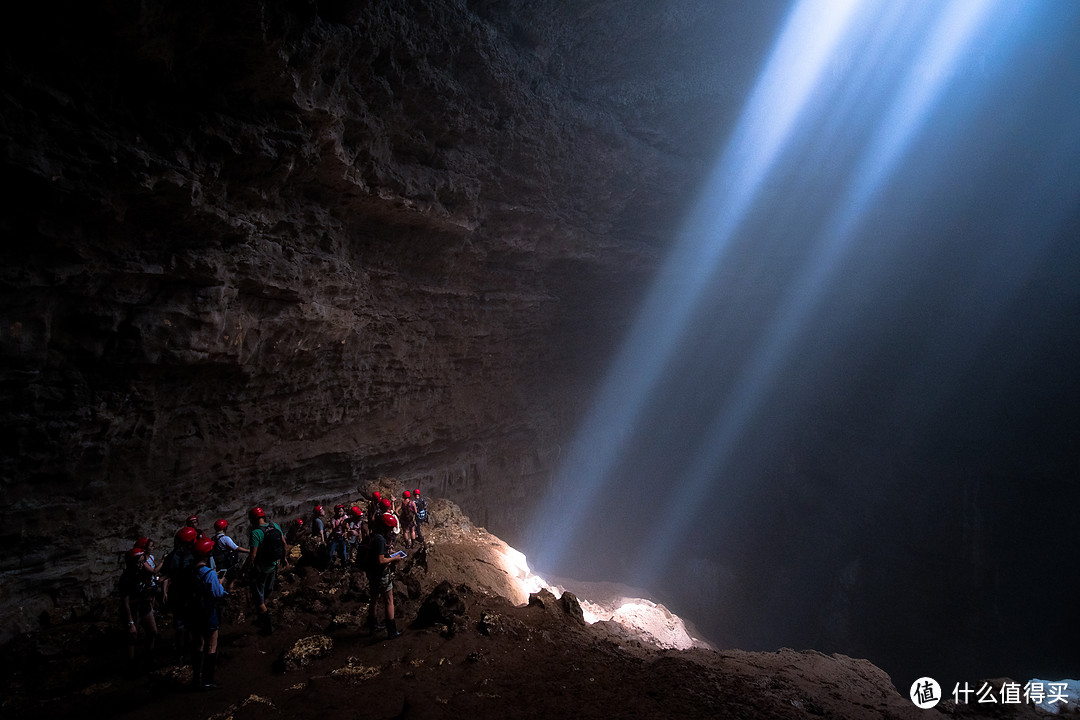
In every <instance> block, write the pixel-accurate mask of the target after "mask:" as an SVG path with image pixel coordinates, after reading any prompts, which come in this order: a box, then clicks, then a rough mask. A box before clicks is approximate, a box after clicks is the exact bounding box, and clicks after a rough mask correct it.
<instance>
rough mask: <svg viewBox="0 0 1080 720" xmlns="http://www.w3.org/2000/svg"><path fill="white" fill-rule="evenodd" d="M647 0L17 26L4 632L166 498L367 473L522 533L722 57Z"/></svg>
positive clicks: (213, 503) (718, 98)
mask: <svg viewBox="0 0 1080 720" xmlns="http://www.w3.org/2000/svg"><path fill="white" fill-rule="evenodd" d="M631 5H632V4H631ZM639 5H640V7H636V8H634V7H631V6H629V5H627V4H624V3H585V4H581V5H577V4H575V5H574V7H569V6H567V5H566V4H564V3H557V2H539V3H534V2H508V3H494V2H481V1H476V2H466V1H465V0H442V1H436V2H424V3H418V2H409V1H408V0H379V1H377V2H347V1H346V0H336V1H334V2H318V3H316V2H311V1H308V2H304V1H297V2H289V3H284V4H278V3H262V2H239V3H229V4H227V5H225V6H222V5H221V4H220V3H205V2H193V3H155V4H150V5H147V4H138V3H131V2H126V1H121V0H111V1H106V2H101V3H92V4H89V5H84V6H80V7H76V8H68V9H66V10H64V12H63V13H59V12H54V11H53V10H52V9H49V8H45V9H40V10H32V9H26V12H27V13H28V17H27V18H26V19H25V20H24V21H23V22H21V23H11V24H9V25H8V26H7V27H6V28H5V30H4V31H3V35H4V37H3V40H4V43H3V48H4V49H3V64H4V91H3V94H2V112H0V135H2V137H3V147H4V150H3V162H2V165H0V177H2V179H3V180H4V186H5V187H7V188H10V189H11V190H9V194H8V195H7V209H6V210H5V212H4V213H3V216H2V217H0V232H2V233H3V236H4V241H3V243H2V247H3V249H2V250H0V252H2V261H0V430H2V432H0V437H2V438H3V440H2V442H3V452H2V454H0V481H2V483H3V494H2V498H0V505H2V507H3V510H4V512H3V517H4V519H5V520H4V525H3V529H2V530H0V536H2V539H3V543H4V545H5V547H7V548H8V549H9V552H7V553H5V554H4V557H3V559H0V576H2V578H3V580H2V583H0V588H2V589H0V619H2V622H0V625H2V626H3V628H4V630H3V634H7V633H9V632H11V631H13V630H17V629H19V628H22V627H26V626H27V623H28V622H31V620H30V619H31V618H32V617H33V616H34V615H36V614H37V613H38V612H39V611H41V610H43V609H48V608H50V607H52V606H53V605H57V604H59V605H66V604H69V603H75V604H78V603H79V602H82V601H85V600H86V599H87V598H93V597H95V596H99V595H101V594H102V593H105V592H108V591H109V589H110V587H111V578H112V576H113V575H114V574H115V572H116V570H117V568H118V564H117V557H118V553H119V552H120V551H122V550H123V549H125V548H127V547H129V546H130V545H129V544H130V541H131V539H132V538H133V537H137V536H139V535H142V534H149V535H151V536H153V537H158V538H160V539H162V540H166V541H167V539H168V538H169V537H171V535H172V534H173V532H174V531H175V529H176V527H178V526H179V524H181V521H182V518H183V517H186V515H187V514H188V513H190V512H197V513H200V514H202V515H203V516H215V517H217V516H221V517H227V518H230V519H231V520H234V521H238V520H240V519H241V517H242V515H243V512H244V510H245V509H246V508H247V507H249V506H251V505H253V504H256V503H260V504H264V505H266V506H268V507H270V508H272V509H273V510H274V511H275V512H276V513H278V514H282V513H286V512H288V513H295V512H298V511H299V510H298V509H299V508H304V506H305V505H306V504H307V503H309V502H311V501H313V500H315V501H321V500H323V499H334V498H337V497H341V496H343V495H347V494H349V493H354V494H355V492H356V490H357V488H358V487H359V486H360V485H361V484H363V483H364V482H366V481H369V480H374V479H376V478H378V477H387V476H390V477H396V478H399V479H400V480H401V481H402V483H403V484H406V485H407V486H412V485H414V484H417V485H420V486H421V487H423V488H425V489H426V490H428V492H429V493H432V492H433V493H435V494H436V495H445V496H449V497H453V498H454V499H455V500H456V501H457V502H459V503H460V504H461V505H462V506H463V508H464V509H465V510H466V511H467V512H468V513H469V514H470V515H472V516H473V517H474V518H476V519H478V520H479V521H480V522H482V523H485V524H488V525H489V526H490V527H491V528H492V529H493V530H495V531H498V532H500V533H503V534H504V536H506V537H507V539H509V540H513V539H514V537H515V528H516V526H517V524H518V522H519V521H520V520H521V519H522V518H523V517H524V515H525V514H526V513H527V512H528V511H529V509H530V507H531V504H532V502H533V500H534V499H535V497H536V496H537V495H538V494H539V493H541V492H542V491H543V490H544V489H545V484H546V482H547V478H548V474H549V472H550V470H551V468H552V465H553V463H554V461H555V459H556V458H557V457H558V454H559V452H560V443H561V442H562V441H563V438H564V437H565V436H566V434H567V433H568V432H569V431H570V430H571V429H572V427H573V422H574V418H575V416H576V414H577V413H578V412H579V410H580V408H581V405H582V403H583V401H584V400H586V399H587V391H586V388H587V387H588V386H589V383H590V382H591V381H592V380H593V379H594V378H595V375H596V374H597V373H598V372H599V371H601V370H602V366H603V361H604V357H605V355H606V353H607V352H608V351H609V349H610V347H611V345H612V344H613V343H614V342H616V341H617V339H618V336H619V334H620V331H621V330H622V327H623V325H624V323H625V318H626V317H628V315H629V313H628V310H629V309H630V308H631V307H632V305H633V300H634V297H635V296H636V295H637V294H638V293H639V292H640V290H641V288H642V286H643V284H644V282H645V281H646V280H647V278H648V274H649V272H650V269H651V268H652V267H653V264H654V261H655V258H656V257H657V255H658V252H659V249H660V247H661V246H662V244H663V240H664V238H666V237H667V235H668V234H670V232H671V228H672V226H673V223H674V222H675V219H676V218H677V217H678V215H679V212H680V211H681V209H682V204H683V203H684V202H686V197H687V195H688V194H689V193H688V189H689V188H690V187H692V184H693V182H694V181H695V180H696V179H697V178H698V176H699V175H700V173H701V172H702V171H703V168H704V167H706V166H707V164H708V163H707V160H708V152H707V149H708V147H710V146H709V142H715V138H712V134H713V129H714V123H712V122H710V123H701V122H698V121H699V120H700V119H701V117H703V116H707V115H709V114H710V113H711V114H715V115H717V116H719V115H722V114H723V113H728V114H730V112H731V110H732V109H731V108H730V107H729V101H730V98H731V97H732V95H733V93H734V92H735V89H734V86H735V84H737V83H736V80H738V79H741V78H742V76H741V75H740V74H739V73H738V72H736V71H735V70H733V71H732V72H731V73H728V74H727V75H724V74H721V75H719V76H716V75H715V74H714V75H711V76H710V77H713V78H714V79H713V80H711V81H709V83H705V82H704V81H703V80H702V77H703V76H700V75H695V74H694V72H688V71H687V70H686V67H688V66H685V65H684V66H682V69H680V70H678V71H677V72H676V71H675V70H673V69H672V68H674V67H675V66H674V65H673V64H672V63H671V62H670V60H671V58H670V53H671V48H672V47H675V46H676V45H675V44H674V43H670V42H667V41H670V40H672V39H674V38H683V39H684V42H682V43H681V44H680V45H678V47H681V48H682V52H686V53H692V52H695V51H700V50H701V47H702V43H704V42H705V41H706V40H710V39H711V37H712V36H711V35H710V34H709V32H710V29H711V30H716V28H718V27H723V26H724V17H723V13H722V12H720V11H718V10H715V9H710V8H707V7H705V6H702V5H701V4H699V3H694V2H685V3H674V4H671V5H670V7H667V8H664V9H657V8H655V7H652V6H651V5H650V4H649V3H644V2H643V3H640V4H639ZM635 13H636V15H635ZM703 19H708V20H709V22H710V23H712V24H711V25H709V24H707V23H703ZM684 36H689V41H685V37H684ZM713 63H714V64H715V61H713ZM748 63H750V61H749V60H748ZM689 67H693V66H692V65H691V66H689ZM713 69H714V70H715V68H713ZM736 70H737V69H736ZM717 78H718V79H717ZM710 83H711V84H710ZM691 106H693V107H694V108H696V112H698V113H699V114H698V115H697V116H690V115H688V114H686V113H685V112H683V111H685V110H686V108H689V107H691ZM709 138H712V140H711V141H710V140H708V139H709ZM166 547H168V543H166Z"/></svg>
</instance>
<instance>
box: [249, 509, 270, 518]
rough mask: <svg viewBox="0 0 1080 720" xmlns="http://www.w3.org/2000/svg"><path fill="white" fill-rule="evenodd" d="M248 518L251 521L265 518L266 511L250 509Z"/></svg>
mask: <svg viewBox="0 0 1080 720" xmlns="http://www.w3.org/2000/svg"><path fill="white" fill-rule="evenodd" d="M248 517H249V518H251V519H252V520H258V519H259V518H264V517H266V511H265V510H263V509H262V508H261V507H254V508H251V511H250V512H249V513H248Z"/></svg>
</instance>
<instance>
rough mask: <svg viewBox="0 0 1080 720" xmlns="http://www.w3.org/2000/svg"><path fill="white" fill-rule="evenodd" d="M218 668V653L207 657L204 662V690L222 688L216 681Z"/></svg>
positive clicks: (201, 686) (202, 686)
mask: <svg viewBox="0 0 1080 720" xmlns="http://www.w3.org/2000/svg"><path fill="white" fill-rule="evenodd" d="M216 668H217V653H214V654H212V655H206V657H205V658H204V660H203V673H202V684H201V685H200V686H199V687H200V688H201V689H203V690H217V689H218V688H220V687H221V686H220V685H218V684H217V683H216V682H215V681H214V671H215V669H216Z"/></svg>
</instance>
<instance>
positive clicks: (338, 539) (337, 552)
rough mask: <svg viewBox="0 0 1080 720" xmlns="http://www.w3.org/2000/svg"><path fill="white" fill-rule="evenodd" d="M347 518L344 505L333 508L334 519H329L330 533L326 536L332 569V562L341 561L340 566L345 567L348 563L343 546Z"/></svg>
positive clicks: (344, 546) (345, 549) (345, 547)
mask: <svg viewBox="0 0 1080 720" xmlns="http://www.w3.org/2000/svg"><path fill="white" fill-rule="evenodd" d="M348 521H349V516H348V514H346V512H345V506H344V505H336V506H334V517H332V518H330V533H329V535H328V536H327V537H328V538H329V540H328V542H329V545H330V565H329V567H334V561H335V560H337V559H339V558H340V559H341V566H342V567H345V565H346V564H347V562H348V556H347V555H346V553H347V546H346V544H345V532H346V523H348Z"/></svg>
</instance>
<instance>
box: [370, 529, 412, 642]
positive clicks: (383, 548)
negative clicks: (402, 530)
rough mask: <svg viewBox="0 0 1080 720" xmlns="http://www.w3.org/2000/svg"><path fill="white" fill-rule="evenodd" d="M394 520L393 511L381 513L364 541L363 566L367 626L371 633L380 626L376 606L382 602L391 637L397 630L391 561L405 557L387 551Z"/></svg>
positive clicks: (395, 634)
mask: <svg viewBox="0 0 1080 720" xmlns="http://www.w3.org/2000/svg"><path fill="white" fill-rule="evenodd" d="M397 524H398V520H397V518H396V517H395V516H394V515H393V513H383V516H382V521H381V522H380V523H378V524H377V525H376V528H375V529H374V531H373V532H372V533H371V538H370V539H369V540H368V544H367V562H366V564H365V567H364V571H365V574H366V575H367V580H368V594H369V595H370V596H371V600H370V602H369V603H368V628H370V629H371V632H372V633H375V632H378V631H379V630H382V629H383V626H382V625H379V624H378V614H377V606H378V604H379V602H380V601H382V603H383V604H385V605H386V626H385V627H386V634H387V637H389V638H395V637H397V636H398V635H400V634H401V632H400V631H399V630H398V629H397V621H396V619H395V617H394V564H395V563H397V562H398V561H400V560H402V559H403V558H404V557H405V553H404V552H396V553H395V552H391V550H392V549H393V546H392V540H391V538H393V530H394V529H395V528H396V527H397Z"/></svg>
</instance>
